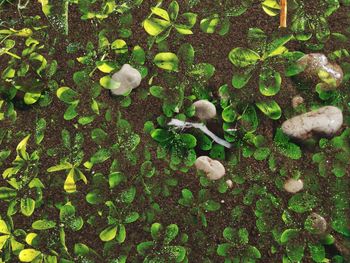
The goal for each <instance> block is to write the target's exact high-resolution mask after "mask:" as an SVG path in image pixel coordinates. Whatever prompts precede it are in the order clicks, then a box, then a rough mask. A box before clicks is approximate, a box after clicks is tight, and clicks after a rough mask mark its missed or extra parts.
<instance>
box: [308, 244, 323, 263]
mask: <svg viewBox="0 0 350 263" xmlns="http://www.w3.org/2000/svg"><path fill="white" fill-rule="evenodd" d="M309 249H310V254H311V257H312V259H313V260H314V261H315V262H320V263H321V262H324V260H325V257H326V251H325V248H324V246H323V245H321V244H316V245H314V244H310V243H309Z"/></svg>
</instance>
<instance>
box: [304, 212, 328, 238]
mask: <svg viewBox="0 0 350 263" xmlns="http://www.w3.org/2000/svg"><path fill="white" fill-rule="evenodd" d="M307 221H308V222H309V223H310V227H311V230H312V232H313V233H314V234H319V235H321V234H324V233H325V232H326V231H327V221H326V219H324V217H322V216H320V215H319V214H316V213H312V214H311V215H310V216H308V218H307Z"/></svg>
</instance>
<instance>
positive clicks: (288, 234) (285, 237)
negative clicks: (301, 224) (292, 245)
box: [280, 229, 300, 244]
mask: <svg viewBox="0 0 350 263" xmlns="http://www.w3.org/2000/svg"><path fill="white" fill-rule="evenodd" d="M299 232H300V230H299V229H286V230H284V231H283V233H282V235H281V237H280V240H281V243H282V244H285V243H287V242H288V241H290V240H292V239H294V238H296V237H297V236H298V234H299Z"/></svg>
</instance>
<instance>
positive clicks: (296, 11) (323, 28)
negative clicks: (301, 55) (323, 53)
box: [290, 0, 340, 42]
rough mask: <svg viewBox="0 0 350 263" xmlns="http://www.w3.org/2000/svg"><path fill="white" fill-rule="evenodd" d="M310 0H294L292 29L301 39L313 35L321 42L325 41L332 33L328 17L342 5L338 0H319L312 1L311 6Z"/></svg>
mask: <svg viewBox="0 0 350 263" xmlns="http://www.w3.org/2000/svg"><path fill="white" fill-rule="evenodd" d="M309 4H311V3H309V2H308V1H302V0H292V1H291V3H290V9H291V10H293V11H292V12H293V15H292V24H291V30H292V31H293V32H294V34H295V37H296V39H298V40H301V41H307V40H309V39H310V38H311V37H312V36H313V35H314V36H315V37H316V39H317V40H318V41H320V42H325V41H326V40H327V39H328V38H329V36H330V34H331V31H330V28H329V25H328V21H327V19H328V17H329V16H330V15H332V14H333V13H334V12H335V11H336V10H337V9H338V8H339V6H340V4H339V1H338V0H332V1H329V0H317V1H314V2H312V6H317V8H314V7H311V8H309Z"/></svg>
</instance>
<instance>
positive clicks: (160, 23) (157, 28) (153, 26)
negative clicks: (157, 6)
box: [143, 17, 171, 36]
mask: <svg viewBox="0 0 350 263" xmlns="http://www.w3.org/2000/svg"><path fill="white" fill-rule="evenodd" d="M170 26H171V23H170V22H169V21H166V20H163V19H158V18H153V17H151V18H148V19H146V20H145V21H144V22H143V28H144V29H145V30H146V32H147V33H148V34H149V35H151V36H158V35H159V34H160V33H162V32H163V31H164V30H166V29H167V28H168V27H170Z"/></svg>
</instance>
